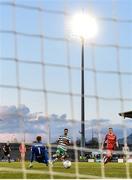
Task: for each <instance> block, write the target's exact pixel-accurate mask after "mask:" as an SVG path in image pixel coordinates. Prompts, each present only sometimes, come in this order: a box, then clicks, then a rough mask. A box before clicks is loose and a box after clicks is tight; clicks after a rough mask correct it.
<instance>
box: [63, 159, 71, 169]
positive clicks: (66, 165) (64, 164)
mask: <svg viewBox="0 0 132 180" xmlns="http://www.w3.org/2000/svg"><path fill="white" fill-rule="evenodd" d="M63 166H64V168H66V169H68V168H70V167H71V161H69V160H66V161H64V162H63Z"/></svg>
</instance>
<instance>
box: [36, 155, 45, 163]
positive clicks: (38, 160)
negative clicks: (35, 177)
mask: <svg viewBox="0 0 132 180" xmlns="http://www.w3.org/2000/svg"><path fill="white" fill-rule="evenodd" d="M36 161H37V162H39V163H41V162H43V161H44V157H43V156H36Z"/></svg>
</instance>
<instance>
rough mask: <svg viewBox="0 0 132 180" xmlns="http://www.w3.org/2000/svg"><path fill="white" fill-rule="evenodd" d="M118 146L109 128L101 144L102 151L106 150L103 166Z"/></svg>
mask: <svg viewBox="0 0 132 180" xmlns="http://www.w3.org/2000/svg"><path fill="white" fill-rule="evenodd" d="M117 146H118V143H117V138H116V135H115V134H114V133H113V129H112V128H109V132H108V133H107V134H106V136H105V140H104V143H103V149H107V154H106V155H105V156H104V164H106V163H108V162H109V161H110V160H111V158H112V154H113V150H115V149H116V147H117Z"/></svg>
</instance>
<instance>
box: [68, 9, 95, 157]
mask: <svg viewBox="0 0 132 180" xmlns="http://www.w3.org/2000/svg"><path fill="white" fill-rule="evenodd" d="M71 29H72V34H73V36H75V37H79V39H80V40H81V147H82V149H81V156H83V155H84V153H83V148H84V147H85V74H84V73H85V69H84V45H85V40H87V39H88V40H89V39H91V38H94V37H95V35H96V34H97V30H98V28H97V22H96V19H95V18H94V17H93V16H90V15H88V14H86V13H84V12H83V13H78V14H75V15H74V16H73V18H72V21H71Z"/></svg>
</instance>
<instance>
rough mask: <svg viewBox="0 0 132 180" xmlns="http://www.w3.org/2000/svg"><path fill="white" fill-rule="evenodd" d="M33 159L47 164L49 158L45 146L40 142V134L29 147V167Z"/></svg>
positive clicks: (31, 165)
mask: <svg viewBox="0 0 132 180" xmlns="http://www.w3.org/2000/svg"><path fill="white" fill-rule="evenodd" d="M33 161H37V162H39V163H45V164H46V165H47V166H48V162H49V158H48V152H47V148H46V147H45V146H44V144H43V143H42V138H41V136H37V137H36V142H35V143H34V144H33V145H32V147H31V158H30V165H29V167H30V168H31V167H33Z"/></svg>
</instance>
